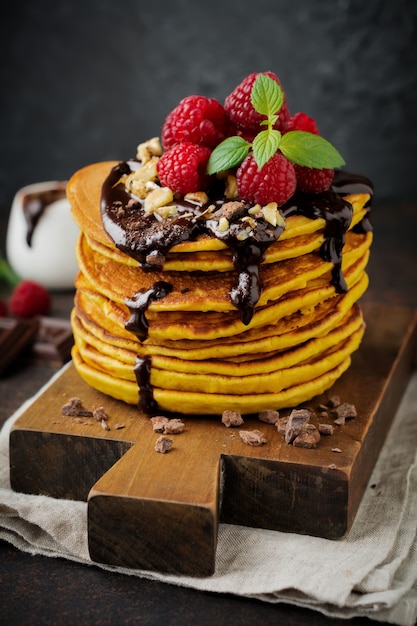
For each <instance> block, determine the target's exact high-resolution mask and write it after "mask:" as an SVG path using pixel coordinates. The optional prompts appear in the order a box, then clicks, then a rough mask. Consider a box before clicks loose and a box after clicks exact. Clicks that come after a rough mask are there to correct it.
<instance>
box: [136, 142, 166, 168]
mask: <svg viewBox="0 0 417 626" xmlns="http://www.w3.org/2000/svg"><path fill="white" fill-rule="evenodd" d="M161 154H162V146H161V142H160V140H159V137H152V138H151V139H148V140H147V141H145V142H143V143H140V144H139V145H138V147H137V148H136V158H137V159H138V160H139V161H141V162H142V163H146V162H147V161H149V160H150V159H151V158H152V157H153V156H161Z"/></svg>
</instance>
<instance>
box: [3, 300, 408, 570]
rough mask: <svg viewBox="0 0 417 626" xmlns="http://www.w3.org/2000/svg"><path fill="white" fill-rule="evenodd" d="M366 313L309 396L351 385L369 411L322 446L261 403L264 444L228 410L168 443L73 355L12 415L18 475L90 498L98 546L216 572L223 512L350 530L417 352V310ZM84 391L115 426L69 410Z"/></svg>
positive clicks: (267, 522) (28, 487) (154, 562)
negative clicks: (339, 367)
mask: <svg viewBox="0 0 417 626" xmlns="http://www.w3.org/2000/svg"><path fill="white" fill-rule="evenodd" d="M364 313H365V319H366V321H367V331H366V334H365V339H364V341H363V344H362V346H361V348H360V350H359V351H358V352H357V353H356V354H355V355H354V358H353V362H352V366H351V368H350V369H349V371H348V372H346V373H345V374H344V375H343V377H342V378H341V379H340V380H339V381H338V382H337V383H336V384H335V385H334V387H333V388H332V389H331V390H330V391H329V392H327V393H326V394H323V396H320V397H318V398H315V399H314V400H313V401H311V402H310V403H308V405H309V406H311V407H313V408H314V407H316V406H317V405H318V404H319V403H326V402H327V401H328V400H329V398H330V397H331V396H332V395H335V394H337V395H339V396H340V399H341V401H342V402H349V403H353V404H354V405H355V406H356V409H357V412H358V416H357V417H356V418H355V419H353V420H349V421H347V422H346V423H345V425H344V426H337V427H335V430H334V433H333V434H332V435H330V436H326V437H325V436H322V438H321V440H320V442H319V444H318V447H317V448H316V449H303V448H296V447H294V446H292V445H288V444H286V443H285V441H284V439H283V437H282V435H281V434H279V433H278V431H277V429H276V428H275V427H274V426H273V425H270V424H264V423H261V422H260V421H259V420H258V419H257V418H256V417H253V418H247V419H245V424H244V427H243V428H244V429H247V430H251V429H257V430H260V431H261V432H262V433H263V434H264V436H265V438H266V439H267V443H266V444H264V445H262V446H259V447H252V446H249V445H247V444H245V443H244V442H243V441H242V440H241V438H240V437H239V432H238V431H239V429H234V428H226V427H225V426H224V425H223V424H222V423H221V421H220V418H204V417H203V418H202V417H191V416H186V417H184V419H183V421H184V422H185V430H184V432H183V433H181V434H178V435H174V436H173V437H172V438H173V439H174V444H173V447H172V448H171V450H170V451H169V452H168V453H166V454H159V453H157V452H155V450H154V445H155V442H156V439H157V438H158V436H159V435H158V434H157V433H155V432H154V431H153V428H152V425H151V422H150V420H149V418H147V417H146V416H143V415H140V414H138V411H137V409H136V408H135V407H133V406H128V405H126V404H124V403H122V402H119V401H117V400H113V399H111V398H109V397H107V396H104V395H103V394H101V393H99V392H97V391H95V390H94V389H91V388H90V387H89V386H88V385H86V384H85V383H84V382H83V381H82V380H81V379H80V377H79V376H78V374H77V372H76V371H75V369H74V367H73V366H72V364H70V365H69V366H67V368H66V369H64V370H63V372H62V373H61V375H60V376H59V377H58V378H57V379H56V380H55V381H54V382H53V383H52V384H51V385H50V386H49V387H48V388H47V389H46V390H45V391H44V392H43V393H42V395H41V396H40V397H39V398H38V399H37V400H36V401H35V402H34V403H33V404H32V405H31V406H30V407H29V408H28V409H27V410H26V411H25V412H24V413H23V414H22V415H21V416H20V417H19V419H18V420H17V422H16V423H15V425H14V427H13V429H12V432H11V435H10V471H11V484H12V487H13V489H14V490H16V491H20V492H25V493H31V494H46V495H50V496H53V497H55V498H69V499H79V500H80V499H81V500H88V535H89V536H88V539H89V549H90V555H91V558H92V559H93V560H94V561H97V562H103V563H108V564H112V565H121V566H125V567H132V568H140V569H148V570H156V571H161V572H169V573H175V574H185V575H191V576H206V575H210V574H212V573H213V572H214V563H215V554H216V540H217V530H218V524H219V522H227V523H232V524H241V525H246V526H252V527H259V528H267V529H273V530H281V531H292V532H296V533H303V534H310V535H314V536H320V537H325V538H328V539H337V538H340V537H342V536H343V535H344V534H345V533H346V532H347V531H348V530H349V528H350V526H351V524H352V522H353V519H354V517H355V514H356V512H357V509H358V507H359V504H360V501H361V498H362V496H363V493H364V490H365V488H366V486H367V482H368V480H369V477H370V474H371V471H372V469H373V467H374V464H375V462H376V459H377V457H378V455H379V452H380V449H381V447H382V444H383V442H384V439H385V437H386V434H387V432H388V429H389V427H390V424H391V421H392V418H393V416H394V414H395V412H396V409H397V407H398V404H399V402H400V399H401V397H402V394H403V392H404V389H405V386H406V384H407V382H408V379H409V376H410V373H411V370H412V368H413V364H414V358H415V354H416V338H417V315H416V312H415V311H411V310H408V309H402V308H393V307H386V306H382V305H372V306H366V307H364ZM74 396H77V397H79V398H80V399H81V400H82V402H83V404H84V405H85V406H86V407H87V408H93V407H98V406H104V407H105V409H106V412H107V414H108V416H109V419H108V420H107V423H108V426H109V428H110V430H104V429H103V428H102V426H101V425H100V422H97V421H94V420H92V419H91V418H90V419H89V418H79V419H77V418H71V417H64V416H63V415H62V412H61V409H62V406H63V405H64V404H65V403H66V402H67V401H68V399H69V398H71V397H74ZM169 417H172V415H171V416H169ZM311 421H313V423H314V420H313V419H312V420H311ZM321 421H323V420H321ZM325 421H327V422H328V423H329V422H330V423H331V422H332V419H328V420H325ZM120 425H122V426H123V427H122V428H121V427H120Z"/></svg>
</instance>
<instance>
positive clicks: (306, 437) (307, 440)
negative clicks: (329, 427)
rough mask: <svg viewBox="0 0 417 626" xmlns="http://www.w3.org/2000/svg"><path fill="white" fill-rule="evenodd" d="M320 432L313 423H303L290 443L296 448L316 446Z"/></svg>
mask: <svg viewBox="0 0 417 626" xmlns="http://www.w3.org/2000/svg"><path fill="white" fill-rule="evenodd" d="M319 441H320V433H319V431H318V430H317V428H316V427H315V426H314V424H304V425H303V426H302V428H301V430H300V432H299V434H298V435H297V436H296V437H295V439H294V441H293V442H292V445H293V446H295V447H296V448H317V444H318V442H319Z"/></svg>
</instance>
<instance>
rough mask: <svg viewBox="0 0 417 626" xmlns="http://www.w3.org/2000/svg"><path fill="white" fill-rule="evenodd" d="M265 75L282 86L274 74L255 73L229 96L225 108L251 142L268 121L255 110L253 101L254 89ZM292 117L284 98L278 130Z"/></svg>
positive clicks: (241, 132)
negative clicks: (259, 77)
mask: <svg viewBox="0 0 417 626" xmlns="http://www.w3.org/2000/svg"><path fill="white" fill-rule="evenodd" d="M259 74H264V75H265V76H269V77H270V78H272V79H273V80H275V81H276V82H277V83H278V84H279V85H281V83H280V81H279V79H278V77H277V76H276V74H274V73H273V72H253V73H252V74H249V76H247V77H246V78H245V79H244V80H242V82H241V83H240V84H239V85H238V86H237V87H236V88H235V89H234V90H233V91H232V93H231V94H229V95H228V96H227V98H226V100H225V103H224V108H225V110H226V113H227V114H228V115H229V117H230V119H231V120H232V122H233V123H234V124H235V125H236V127H237V129H238V131H240V134H242V135H243V136H244V137H245V138H246V139H248V140H250V138H251V137H252V136H253V134H254V133H257V132H259V131H260V130H262V127H261V126H260V124H261V122H262V121H263V120H266V119H267V116H266V115H262V114H261V113H258V111H256V110H255V108H254V107H253V105H252V101H251V91H252V87H253V85H254V83H255V81H256V79H257V77H258V76H259ZM289 117H290V113H289V109H288V105H287V102H286V99H285V97H284V104H283V105H282V107H281V110H280V111H279V114H278V121H277V123H276V124H275V125H274V128H276V129H277V130H282V129H283V128H284V126H285V124H286V122H287V121H288V119H289Z"/></svg>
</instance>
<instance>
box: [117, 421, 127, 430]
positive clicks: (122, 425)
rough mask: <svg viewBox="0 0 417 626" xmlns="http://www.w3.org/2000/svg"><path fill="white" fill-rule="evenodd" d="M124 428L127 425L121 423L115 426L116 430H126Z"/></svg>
mask: <svg viewBox="0 0 417 626" xmlns="http://www.w3.org/2000/svg"><path fill="white" fill-rule="evenodd" d="M124 427H125V425H124V424H122V423H121V422H119V423H118V424H115V425H114V430H120V429H121V428H124Z"/></svg>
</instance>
